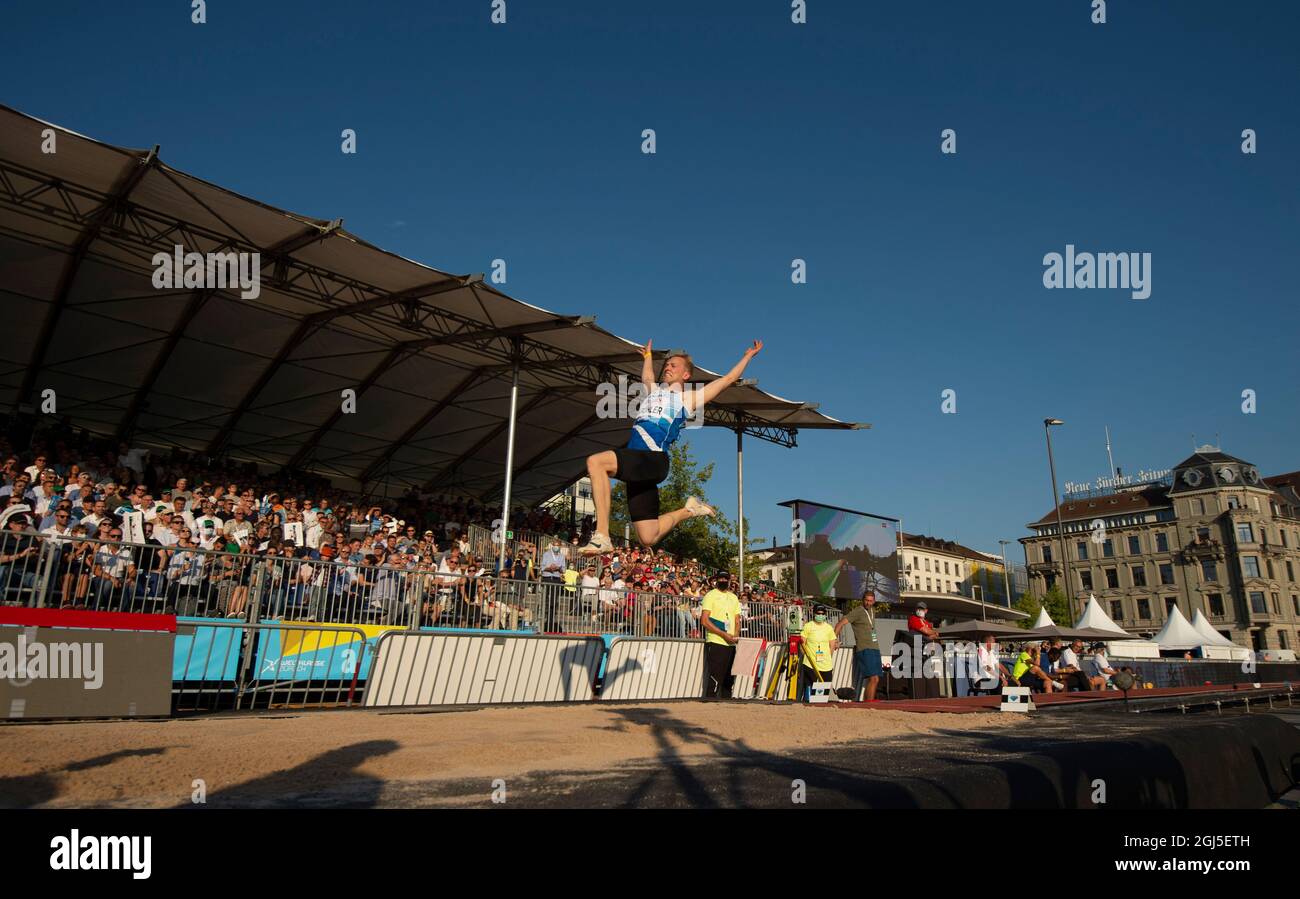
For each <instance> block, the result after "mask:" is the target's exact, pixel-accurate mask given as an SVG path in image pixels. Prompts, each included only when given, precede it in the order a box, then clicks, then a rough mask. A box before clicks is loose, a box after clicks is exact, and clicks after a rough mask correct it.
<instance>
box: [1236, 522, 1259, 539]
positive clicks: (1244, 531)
mask: <svg viewBox="0 0 1300 899" xmlns="http://www.w3.org/2000/svg"><path fill="white" fill-rule="evenodd" d="M1237 542H1238V543H1254V542H1255V537H1254V535H1253V534H1251V532H1250V522H1249V521H1242V522H1239V523H1238V524H1237Z"/></svg>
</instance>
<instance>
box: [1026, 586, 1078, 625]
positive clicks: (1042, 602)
mask: <svg viewBox="0 0 1300 899" xmlns="http://www.w3.org/2000/svg"><path fill="white" fill-rule="evenodd" d="M1015 607H1016V608H1017V609H1019V610H1020V611H1022V612H1024V613H1025V614H1027V615H1028V616H1029V617H1028V618H1025V619H1023V620H1021V621H1017V622H1016V624H1017V625H1019V626H1020V627H1023V628H1025V629H1029V628H1032V627H1033V626H1034V619H1035V618H1037V617H1038V610H1039V609H1042V608H1044V607H1046V608H1047V614H1048V615H1049V616H1050V617H1051V619H1052V620H1053V621H1055V622H1056V623H1057V624H1060V625H1063V626H1069V625H1071V624H1073V623H1074V615H1073V614H1072V613H1071V612H1070V602H1069V600H1067V599H1066V598H1065V592H1064V591H1063V590H1061V588H1060V587H1059V586H1057V585H1056V584H1053V585H1052V586H1051V588H1050V589H1049V590H1048V591H1047V593H1045V594H1044V595H1043V596H1041V597H1039V596H1035V595H1034V594H1032V593H1022V594H1021V595H1020V598H1019V599H1018V600H1016V606H1015Z"/></svg>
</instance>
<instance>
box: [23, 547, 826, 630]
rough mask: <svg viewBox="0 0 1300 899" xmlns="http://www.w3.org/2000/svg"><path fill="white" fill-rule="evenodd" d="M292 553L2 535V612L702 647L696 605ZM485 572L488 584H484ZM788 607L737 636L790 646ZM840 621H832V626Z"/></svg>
mask: <svg viewBox="0 0 1300 899" xmlns="http://www.w3.org/2000/svg"><path fill="white" fill-rule="evenodd" d="M293 553H294V550H292V549H289V550H280V551H271V550H268V551H266V552H262V553H227V552H222V551H218V550H208V549H203V548H201V547H199V546H194V545H179V544H178V545H171V546H162V545H159V544H155V543H149V544H143V545H142V544H132V543H120V542H112V541H103V540H94V539H89V538H74V537H58V536H51V535H45V534H34V533H30V532H27V533H9V534H3V535H0V601H3V602H7V603H9V604H18V605H25V606H44V607H53V608H78V609H90V610H96V611H115V612H164V613H170V614H175V615H178V616H181V617H190V618H195V617H199V618H224V619H240V620H243V621H247V622H249V623H256V622H258V621H268V620H270V621H302V622H320V623H331V624H343V625H377V626H389V627H402V628H419V627H426V628H429V627H432V628H482V629H492V630H511V631H534V632H545V633H561V634H563V633H570V634H572V633H581V634H593V633H601V634H618V635H626V636H636V637H675V638H679V639H700V638H702V637H703V634H704V632H703V629H702V628H701V625H700V615H701V599H702V597H701V596H699V595H693V594H690V593H674V592H668V591H652V590H641V589H636V588H631V587H624V588H617V589H616V588H614V587H612V586H599V585H594V584H591V583H586V584H584V583H583V580H582V579H579V580H578V581H577V582H575V583H574V584H571V585H566V584H564V583H563V582H562V581H558V580H555V579H538V580H515V579H512V578H498V577H493V576H491V575H490V574H488V573H487V571H486V570H485V569H482V568H477V567H476V568H475V570H474V571H470V570H468V569H466V568H465V567H464V566H463V565H462V566H461V567H459V568H455V569H450V568H448V567H447V565H446V563H445V562H444V560H445V559H446V556H447V554H446V553H443V554H441V555H440V556H437V557H428V558H423V559H420V560H419V561H418V562H416V561H411V562H410V563H408V564H407V565H406V566H404V567H393V566H391V565H375V564H371V563H370V562H369V561H368V560H364V561H360V562H357V561H353V560H341V561H326V560H319V559H311V558H304V557H300V556H297V555H294V554H293ZM480 572H481V573H480ZM789 607H790V603H789V602H772V601H768V600H766V599H764V600H753V601H744V600H742V602H741V619H740V633H741V636H748V637H762V638H764V639H767V640H769V641H772V640H781V639H784V637H785V635H786V630H785V627H786V624H785V622H786V618H787V611H788V609H789ZM837 617H838V613H835V612H833V613H832V615H831V620H832V622H833V621H834V620H835V619H836V618H837Z"/></svg>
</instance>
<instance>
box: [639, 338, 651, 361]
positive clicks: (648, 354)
mask: <svg viewBox="0 0 1300 899" xmlns="http://www.w3.org/2000/svg"><path fill="white" fill-rule="evenodd" d="M651 343H652V341H649V340H647V341H646V342H645V349H643V350H642V351H641V357H642V358H643V359H649V358H651V357H652V356H654V351H653V350H652V349H651V348H650V344H651Z"/></svg>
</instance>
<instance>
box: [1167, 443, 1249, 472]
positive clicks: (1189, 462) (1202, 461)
mask: <svg viewBox="0 0 1300 899" xmlns="http://www.w3.org/2000/svg"><path fill="white" fill-rule="evenodd" d="M1215 462H1236V463H1238V464H1240V465H1249V464H1250V463H1248V462H1246V461H1245V460H1244V459H1238V458H1237V457H1236V456H1230V455H1228V454H1227V453H1225V452H1223V451H1221V450H1219V449H1216V448H1213V447H1205V446H1203V447H1200V448H1198V449H1197V450H1196V452H1194V453H1192V454H1191V455H1190V456H1188V457H1187V458H1186V459H1184V460H1183V461H1181V462H1179V463H1178V464H1177V465H1175V466H1174V470H1175V471H1177V470H1178V469H1180V468H1192V467H1195V466H1197V465H1209V464H1213V463H1215Z"/></svg>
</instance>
